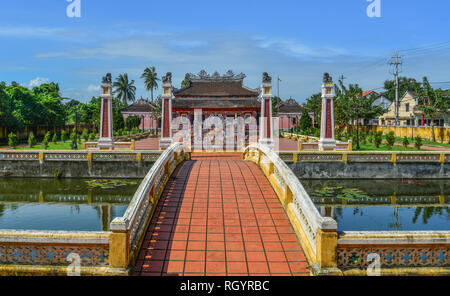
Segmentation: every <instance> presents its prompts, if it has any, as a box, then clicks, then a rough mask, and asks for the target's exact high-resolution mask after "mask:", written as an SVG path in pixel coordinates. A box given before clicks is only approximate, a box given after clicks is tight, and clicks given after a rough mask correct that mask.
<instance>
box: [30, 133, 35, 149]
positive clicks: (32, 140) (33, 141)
mask: <svg viewBox="0 0 450 296" xmlns="http://www.w3.org/2000/svg"><path fill="white" fill-rule="evenodd" d="M36 143H37V141H36V138H35V137H34V134H33V133H31V134H30V135H29V136H28V146H29V147H30V148H33V147H34V146H35V145H36Z"/></svg>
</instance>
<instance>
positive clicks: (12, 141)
mask: <svg viewBox="0 0 450 296" xmlns="http://www.w3.org/2000/svg"><path fill="white" fill-rule="evenodd" d="M17 144H18V141H17V136H16V134H15V133H13V132H11V133H10V134H9V135H8V146H9V147H11V148H13V149H16V147H17Z"/></svg>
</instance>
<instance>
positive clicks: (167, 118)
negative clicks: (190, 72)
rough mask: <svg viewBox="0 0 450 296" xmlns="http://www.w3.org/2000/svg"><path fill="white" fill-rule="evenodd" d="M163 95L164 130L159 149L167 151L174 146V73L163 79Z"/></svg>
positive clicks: (162, 130)
mask: <svg viewBox="0 0 450 296" xmlns="http://www.w3.org/2000/svg"><path fill="white" fill-rule="evenodd" d="M162 81H163V94H162V118H161V119H162V129H161V139H160V141H159V147H160V149H161V150H165V149H167V148H169V147H170V145H172V144H173V138H172V98H173V94H172V73H170V72H168V73H167V74H166V76H164V77H163V78H162Z"/></svg>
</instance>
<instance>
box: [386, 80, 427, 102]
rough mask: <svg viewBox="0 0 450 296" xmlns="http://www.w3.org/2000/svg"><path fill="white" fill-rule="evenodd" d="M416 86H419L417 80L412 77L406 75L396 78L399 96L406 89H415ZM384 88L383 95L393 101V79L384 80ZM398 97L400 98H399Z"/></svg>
mask: <svg viewBox="0 0 450 296" xmlns="http://www.w3.org/2000/svg"><path fill="white" fill-rule="evenodd" d="M417 87H420V83H419V82H417V81H416V80H415V79H414V78H408V77H399V78H398V89H399V96H400V97H401V96H402V95H403V94H404V93H405V92H407V91H415V90H416V89H417ZM384 89H386V92H385V93H384V96H386V97H387V98H388V99H390V100H391V101H393V102H394V101H395V80H386V81H385V82H384ZM399 99H400V98H399Z"/></svg>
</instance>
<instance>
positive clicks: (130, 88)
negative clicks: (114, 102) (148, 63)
mask: <svg viewBox="0 0 450 296" xmlns="http://www.w3.org/2000/svg"><path fill="white" fill-rule="evenodd" d="M113 86H114V88H115V90H114V93H115V94H117V98H118V99H120V100H121V101H122V102H123V103H124V104H127V103H128V102H134V101H135V99H136V86H134V80H131V81H129V80H128V74H127V73H125V74H120V75H119V77H117V79H116V82H114V84H113Z"/></svg>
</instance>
